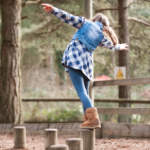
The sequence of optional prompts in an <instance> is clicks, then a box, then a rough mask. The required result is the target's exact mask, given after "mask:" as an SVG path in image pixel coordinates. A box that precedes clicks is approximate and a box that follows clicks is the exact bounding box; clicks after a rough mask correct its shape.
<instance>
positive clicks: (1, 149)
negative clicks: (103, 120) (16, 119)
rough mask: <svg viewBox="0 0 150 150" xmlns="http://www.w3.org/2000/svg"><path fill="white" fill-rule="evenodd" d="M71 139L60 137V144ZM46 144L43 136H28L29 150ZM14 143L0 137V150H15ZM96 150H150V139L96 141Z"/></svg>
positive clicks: (12, 140)
mask: <svg viewBox="0 0 150 150" xmlns="http://www.w3.org/2000/svg"><path fill="white" fill-rule="evenodd" d="M70 137H72V136H71V135H70V136H69V135H68V136H59V139H58V142H59V143H60V144H65V141H66V139H67V138H70ZM44 142H45V139H44V136H43V135H28V136H27V149H28V150H44ZM13 143H14V139H13V135H11V134H7V135H6V134H3V135H0V150H14V149H13V145H14V144H13ZM18 150H21V149H18ZM95 150H150V139H125V138H122V139H96V144H95Z"/></svg>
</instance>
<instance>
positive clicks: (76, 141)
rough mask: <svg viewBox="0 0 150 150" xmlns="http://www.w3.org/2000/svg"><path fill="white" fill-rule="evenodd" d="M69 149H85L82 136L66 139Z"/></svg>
mask: <svg viewBox="0 0 150 150" xmlns="http://www.w3.org/2000/svg"><path fill="white" fill-rule="evenodd" d="M66 143H67V145H68V147H69V150H83V142H82V139H81V138H69V139H67V140H66Z"/></svg>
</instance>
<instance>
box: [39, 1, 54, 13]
mask: <svg viewBox="0 0 150 150" xmlns="http://www.w3.org/2000/svg"><path fill="white" fill-rule="evenodd" d="M41 5H42V6H43V9H44V10H45V11H46V12H47V13H49V12H52V11H53V6H52V5H50V4H47V3H42V4H41Z"/></svg>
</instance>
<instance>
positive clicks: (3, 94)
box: [0, 0, 22, 124]
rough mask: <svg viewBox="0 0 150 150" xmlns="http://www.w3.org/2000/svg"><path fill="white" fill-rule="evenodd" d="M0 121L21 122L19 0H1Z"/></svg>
mask: <svg viewBox="0 0 150 150" xmlns="http://www.w3.org/2000/svg"><path fill="white" fill-rule="evenodd" d="M1 2H2V8H1V10H2V33H1V34H2V47H1V64H0V65H1V66H0V67H1V72H0V75H1V76H0V77H1V84H0V123H8V122H9V123H15V124H19V123H21V120H22V117H21V97H20V91H21V86H20V83H21V82H20V76H21V72H20V57H21V48H20V40H21V31H20V26H21V0H2V1H1Z"/></svg>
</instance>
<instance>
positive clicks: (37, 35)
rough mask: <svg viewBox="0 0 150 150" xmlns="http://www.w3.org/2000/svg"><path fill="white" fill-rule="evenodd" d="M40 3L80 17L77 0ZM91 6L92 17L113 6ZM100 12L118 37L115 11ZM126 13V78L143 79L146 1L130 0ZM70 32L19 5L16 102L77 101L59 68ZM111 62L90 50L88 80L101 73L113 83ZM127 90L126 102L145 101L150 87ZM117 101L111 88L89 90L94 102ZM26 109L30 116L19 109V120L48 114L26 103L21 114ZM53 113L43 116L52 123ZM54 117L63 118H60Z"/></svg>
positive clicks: (147, 62)
mask: <svg viewBox="0 0 150 150" xmlns="http://www.w3.org/2000/svg"><path fill="white" fill-rule="evenodd" d="M43 2H46V3H50V4H52V5H54V6H56V7H58V8H61V9H63V10H66V11H68V12H70V13H72V14H75V15H79V16H83V15H84V9H83V1H82V0H74V1H73V0H55V1H54V0H46V1H43ZM93 7H94V14H95V12H97V11H98V10H101V9H104V8H116V7H117V0H94V4H93ZM102 13H104V14H105V15H107V16H108V17H109V19H110V22H111V26H112V27H113V28H114V29H115V32H116V33H117V34H118V28H119V25H118V11H117V10H113V11H111V10H106V11H102ZM128 13H129V14H128V15H129V16H128V17H129V38H130V43H129V45H130V50H129V60H128V63H129V70H130V71H129V76H130V78H138V77H149V74H150V42H149V41H150V36H149V35H150V30H149V28H150V2H149V1H146V0H130V1H129V7H128ZM75 31H76V30H75V29H74V28H73V27H71V26H69V25H67V24H65V23H62V22H61V21H60V20H58V19H57V18H56V17H55V16H53V15H51V14H46V13H45V12H44V11H43V9H42V7H41V6H40V5H39V4H36V3H27V1H24V3H23V10H22V60H21V70H22V98H73V97H77V95H76V93H75V90H74V88H73V86H72V84H71V82H70V80H69V76H68V75H67V73H66V72H65V71H64V67H63V66H62V65H61V59H62V55H63V52H64V50H65V48H66V46H67V44H68V43H69V41H70V40H71V38H72V35H73V33H74V32H75ZM116 60H117V53H115V52H112V51H111V50H109V49H105V48H101V47H98V48H97V49H96V51H95V52H94V63H95V67H94V77H97V76H101V75H107V76H109V77H111V78H112V79H113V78H114V68H115V66H116V64H117V62H116ZM131 90H132V92H131V98H132V99H141V98H142V99H149V98H150V85H146V86H134V87H133V88H132V89H131ZM117 97H118V88H117V87H115V88H114V87H104V88H96V89H95V98H117ZM26 105H27V104H26ZM31 106H32V108H31V109H32V110H33V111H32V114H31V113H29V114H28V111H25V112H26V115H25V116H26V117H25V118H27V119H28V118H30V117H29V116H32V118H34V119H39V118H40V115H39V114H45V113H47V112H49V110H44V111H42V112H41V109H39V108H40V107H41V105H40V106H39V104H33V105H31V104H28V105H27V107H25V109H26V110H27V109H28V108H29V107H31ZM52 106H60V108H62V109H64V108H66V107H68V108H70V109H72V108H74V109H75V111H74V112H73V113H74V114H75V115H76V114H77V113H78V111H76V108H78V107H80V108H81V105H80V104H76V105H75V104H66V103H64V104H63V103H61V104H53V105H52V104H51V106H49V105H47V106H45V105H44V107H45V108H46V107H47V108H49V107H51V108H52ZM53 108H56V107H53ZM51 110H52V109H51ZM66 113H67V112H66ZM53 115H54V113H53ZM53 115H51V114H49V116H50V117H49V118H51V119H52V116H53ZM64 116H65V115H64ZM57 117H58V114H57ZM53 118H54V116H53ZM60 118H63V117H62V116H61V117H60ZM55 119H56V118H55ZM52 120H53V119H52ZM56 120H57V119H56Z"/></svg>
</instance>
